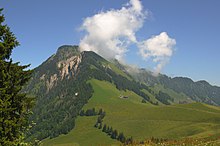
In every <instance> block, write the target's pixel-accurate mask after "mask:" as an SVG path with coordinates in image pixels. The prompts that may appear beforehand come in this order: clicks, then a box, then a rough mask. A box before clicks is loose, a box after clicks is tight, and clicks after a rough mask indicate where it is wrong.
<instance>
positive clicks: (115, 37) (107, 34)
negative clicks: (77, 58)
mask: <svg viewBox="0 0 220 146" xmlns="http://www.w3.org/2000/svg"><path fill="white" fill-rule="evenodd" d="M147 13H148V12H147V11H143V6H142V4H141V2H140V1H139V0H130V1H129V3H127V4H126V5H125V6H124V7H122V8H121V9H118V10H115V9H111V10H109V11H105V12H100V13H98V14H95V15H93V16H91V17H87V18H85V19H84V21H83V24H82V26H81V30H83V31H85V32H86V35H85V36H84V37H83V38H82V39H81V41H80V49H81V51H94V52H96V53H98V54H99V55H101V56H103V57H105V58H107V59H118V60H124V55H125V54H126V52H127V51H128V46H129V45H131V44H135V45H136V46H137V47H138V48H139V52H140V55H141V56H142V57H143V58H149V57H153V58H154V61H155V62H158V61H159V64H161V62H162V60H163V59H162V58H168V57H170V56H171V55H172V48H173V46H174V45H175V40H174V39H171V38H169V36H168V35H167V33H166V32H162V33H161V34H160V35H158V36H154V37H152V38H150V39H148V40H145V41H142V42H139V41H138V40H137V39H136V32H137V31H138V30H139V29H140V28H141V27H142V26H143V23H144V20H145V19H146V18H147ZM163 66H164V65H162V67H163Z"/></svg>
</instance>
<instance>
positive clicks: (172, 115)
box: [43, 80, 220, 146]
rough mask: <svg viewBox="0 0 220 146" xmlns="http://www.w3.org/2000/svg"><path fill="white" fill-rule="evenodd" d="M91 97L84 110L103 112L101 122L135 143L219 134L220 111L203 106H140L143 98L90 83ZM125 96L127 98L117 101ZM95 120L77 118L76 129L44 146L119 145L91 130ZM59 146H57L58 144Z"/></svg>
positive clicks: (102, 82)
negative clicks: (153, 138)
mask: <svg viewBox="0 0 220 146" xmlns="http://www.w3.org/2000/svg"><path fill="white" fill-rule="evenodd" d="M90 83H91V84H92V86H93V89H94V94H93V97H92V98H91V99H90V100H89V102H88V104H86V105H85V106H84V109H90V108H93V107H95V108H96V109H100V108H102V109H104V110H105V111H106V116H105V118H104V121H103V123H104V124H107V125H110V126H112V127H113V129H117V130H118V131H120V132H123V133H124V134H125V136H127V137H128V136H132V137H133V138H134V139H136V140H144V139H147V138H150V137H152V136H153V137H157V138H168V139H180V138H184V137H198V136H199V137H209V136H212V135H218V134H220V130H218V129H220V109H219V108H217V107H213V106H207V105H205V104H199V103H191V104H184V105H170V106H153V105H151V104H148V103H146V104H144V103H141V100H142V98H141V97H139V96H138V95H136V94H135V93H133V92H131V91H127V92H122V91H119V90H117V89H116V88H115V86H114V85H113V84H110V83H108V82H105V81H98V80H91V81H90ZM120 95H126V96H128V97H129V98H128V99H123V98H119V97H120ZM96 118H97V117H78V118H77V121H76V127H75V129H73V130H72V131H71V132H70V133H68V134H67V135H61V136H59V137H57V138H54V139H46V140H44V141H43V145H45V146H50V145H54V144H62V146H64V145H66V146H71V145H99V144H102V145H109V144H116V145H117V144H118V142H117V141H115V140H112V139H110V138H109V137H108V136H106V134H105V133H103V132H101V130H99V129H96V128H94V127H93V126H94V124H95V122H96ZM59 146H60V145H59Z"/></svg>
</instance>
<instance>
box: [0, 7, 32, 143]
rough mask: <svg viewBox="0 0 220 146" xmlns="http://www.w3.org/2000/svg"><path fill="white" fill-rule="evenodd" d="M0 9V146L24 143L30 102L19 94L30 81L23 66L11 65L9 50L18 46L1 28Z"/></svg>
mask: <svg viewBox="0 0 220 146" xmlns="http://www.w3.org/2000/svg"><path fill="white" fill-rule="evenodd" d="M2 10H3V9H0V145H2V146H11V145H19V144H21V143H23V138H24V132H25V131H26V130H27V127H28V126H29V125H28V120H27V118H28V115H30V113H31V111H30V109H31V107H32V103H33V98H30V97H28V96H27V95H26V94H24V93H21V89H22V87H23V86H24V85H25V84H26V83H27V81H28V80H29V79H30V77H31V73H32V71H30V70H27V69H26V68H27V67H28V65H26V66H21V65H19V63H13V61H12V58H11V57H10V56H11V53H12V50H13V49H14V48H15V47H16V46H18V45H19V43H18V41H17V40H16V37H15V36H14V34H13V33H12V32H11V31H10V28H9V27H8V26H7V25H5V24H3V22H4V20H5V18H4V15H3V14H2Z"/></svg>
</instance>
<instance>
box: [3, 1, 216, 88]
mask: <svg viewBox="0 0 220 146" xmlns="http://www.w3.org/2000/svg"><path fill="white" fill-rule="evenodd" d="M128 2H129V1H127V0H120V1H118V0H117V1H116V0H111V1H110V0H74V1H71V0H63V1H54V0H46V1H45V0H37V1H30V0H19V1H6V0H0V6H1V7H3V8H4V11H3V13H4V15H5V17H6V23H7V24H8V25H9V26H10V28H11V30H12V31H13V32H14V33H15V35H16V37H17V39H18V40H19V42H20V44H21V45H20V46H19V47H17V48H16V49H15V50H14V52H13V55H12V57H13V59H14V61H20V62H21V63H22V64H29V63H31V67H32V68H33V67H36V66H38V65H40V64H41V63H42V62H43V61H44V60H46V59H47V58H48V57H49V56H50V55H52V54H54V53H55V52H56V50H57V48H58V47H59V46H61V45H64V44H79V42H80V39H82V38H83V37H84V35H85V33H84V32H82V31H79V28H80V26H81V25H82V24H83V22H84V19H85V18H87V17H92V16H93V15H95V14H97V13H99V12H100V11H103V12H105V11H107V10H110V9H121V7H122V5H124V4H126V3H128ZM142 5H143V8H144V10H146V11H148V12H150V16H149V17H148V18H147V19H146V20H145V21H144V23H143V27H142V28H140V29H139V30H138V31H137V33H136V37H137V39H138V40H145V39H148V38H150V37H151V36H152V35H159V34H160V33H161V32H167V33H168V35H169V36H170V37H171V38H173V39H175V40H176V45H175V51H174V52H173V55H172V56H171V57H170V59H169V63H167V64H166V66H165V67H164V68H163V69H162V73H165V74H167V75H169V76H186V77H190V78H192V79H193V80H195V81H197V80H207V81H209V82H210V83H212V84H215V85H220V78H219V75H220V65H219V62H220V43H219V42H220V37H219V34H220V27H219V26H220V17H219V14H220V9H219V6H220V1H219V0H202V1H201V0H182V1H176V0H142ZM132 47H133V48H132ZM129 48H130V49H129V50H130V51H129V52H127V53H126V54H125V58H126V62H127V63H131V64H138V65H139V66H140V67H144V68H145V67H147V68H152V66H151V64H152V62H149V61H143V59H141V57H140V56H139V55H138V54H137V48H136V47H135V46H134V45H130V46H129Z"/></svg>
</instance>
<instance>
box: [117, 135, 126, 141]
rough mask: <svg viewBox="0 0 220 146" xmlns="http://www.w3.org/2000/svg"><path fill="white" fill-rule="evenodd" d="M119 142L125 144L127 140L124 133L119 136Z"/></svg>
mask: <svg viewBox="0 0 220 146" xmlns="http://www.w3.org/2000/svg"><path fill="white" fill-rule="evenodd" d="M118 140H119V141H120V142H122V143H124V142H125V140H126V138H125V136H124V134H123V133H122V132H121V133H120V134H119V135H118Z"/></svg>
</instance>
